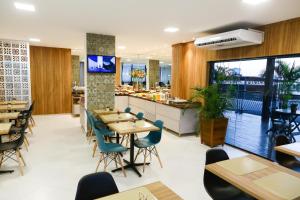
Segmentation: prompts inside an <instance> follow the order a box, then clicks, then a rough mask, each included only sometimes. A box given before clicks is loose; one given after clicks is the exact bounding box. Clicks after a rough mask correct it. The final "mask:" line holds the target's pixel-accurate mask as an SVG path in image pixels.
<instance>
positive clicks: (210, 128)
mask: <svg viewBox="0 0 300 200" xmlns="http://www.w3.org/2000/svg"><path fill="white" fill-rule="evenodd" d="M227 125H228V118H218V119H201V120H200V136H201V143H202V144H206V145H208V146H210V147H215V146H218V145H224V143H225V136H226V131H227Z"/></svg>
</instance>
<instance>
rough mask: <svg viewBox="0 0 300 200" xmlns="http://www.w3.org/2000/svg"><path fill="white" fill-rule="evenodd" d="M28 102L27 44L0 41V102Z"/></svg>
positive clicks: (28, 68) (29, 96) (28, 71)
mask: <svg viewBox="0 0 300 200" xmlns="http://www.w3.org/2000/svg"><path fill="white" fill-rule="evenodd" d="M13 98H16V99H17V100H26V101H30V99H31V95H30V66H29V44H28V42H24V41H11V40H1V39H0V101H3V100H11V99H13Z"/></svg>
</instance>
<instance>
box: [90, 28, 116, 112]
mask: <svg viewBox="0 0 300 200" xmlns="http://www.w3.org/2000/svg"><path fill="white" fill-rule="evenodd" d="M86 45H87V55H109V56H114V55H115V36H111V35H100V34H93V33H87V34H86ZM114 101H115V74H100V73H98V74H96V73H87V107H88V109H90V110H94V109H101V108H105V107H114Z"/></svg>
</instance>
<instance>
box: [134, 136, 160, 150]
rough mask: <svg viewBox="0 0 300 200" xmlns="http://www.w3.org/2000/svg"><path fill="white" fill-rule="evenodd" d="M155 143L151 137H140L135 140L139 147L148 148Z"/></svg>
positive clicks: (135, 144)
mask: <svg viewBox="0 0 300 200" xmlns="http://www.w3.org/2000/svg"><path fill="white" fill-rule="evenodd" d="M153 145H155V144H154V143H153V142H151V141H150V139H149V138H147V137H145V138H139V139H137V140H135V141H134V146H136V147H138V148H147V147H151V146H153Z"/></svg>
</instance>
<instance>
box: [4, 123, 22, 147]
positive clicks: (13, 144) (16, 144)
mask: <svg viewBox="0 0 300 200" xmlns="http://www.w3.org/2000/svg"><path fill="white" fill-rule="evenodd" d="M25 130H26V128H25V126H24V125H22V126H21V130H20V132H18V134H19V135H20V137H19V138H17V139H16V140H13V141H10V142H4V143H0V151H7V150H13V149H14V150H16V149H17V148H19V147H20V146H22V144H23V142H24V138H25Z"/></svg>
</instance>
